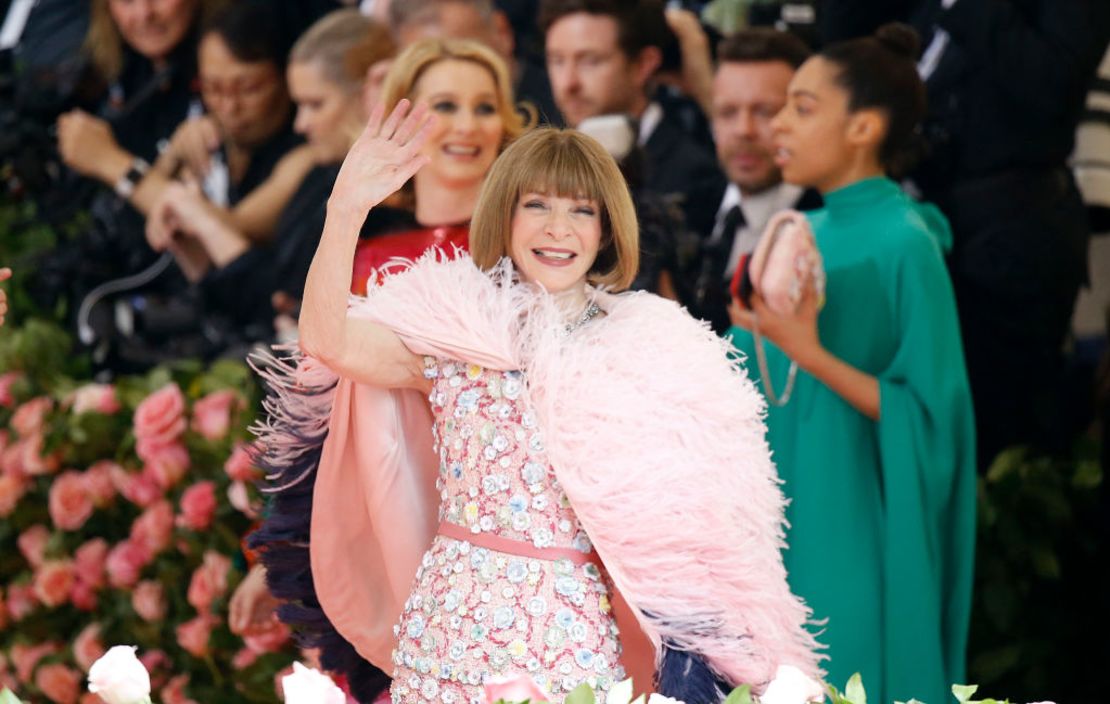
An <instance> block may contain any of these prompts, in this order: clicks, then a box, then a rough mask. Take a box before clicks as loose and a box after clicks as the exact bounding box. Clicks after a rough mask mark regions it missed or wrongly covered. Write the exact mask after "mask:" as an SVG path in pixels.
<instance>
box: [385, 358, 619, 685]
mask: <svg viewBox="0 0 1110 704" xmlns="http://www.w3.org/2000/svg"><path fill="white" fill-rule="evenodd" d="M425 376H426V377H428V378H430V379H432V380H433V388H432V391H431V394H430V397H429V400H430V402H431V406H432V411H433V413H434V415H435V418H436V421H435V427H434V438H435V442H436V452H437V453H438V455H439V460H440V464H439V478H438V480H437V487H438V488H439V491H440V497H441V501H440V508H439V517H440V520H441V521H442V523H441V530H440V534H438V535H437V536H436V537H435V540H434V542H433V544H432V547H431V548H430V549H429V550H428V552H427V553H425V555H424V558H423V563H422V565H421V567H420V569H419V570H418V571H417V574H416V578H415V581H414V585H413V590H412V594H411V595H410V597H409V599H408V600H407V601H406V603H405V607H404V611H403V613H402V615H401V618H400V622H399V624H398V625H397V626H395V634H396V635H397V637H398V647H397V648H396V650H395V651H394V653H393V661H394V665H395V669H394V672H393V678H394V679H393V685H392V689H391V694H392V698H393V701H394V702H395V703H398V704H400V703H406V704H407V703H409V702H442V703H443V704H472V703H474V704H484V702H485V698H484V695H483V689H482V685H483V683H484V682H485V681H487V680H489V679H495V678H504V677H514V676H517V675H521V674H528V675H531V676H532V678H533V679H534V680H535V681H536V683H537V684H538V685H540V686H541V687H543V688H544V689H545V690H547V691H548V692H549V693H550V694H551V695H552V697H553V699H555V700H556V701H561V700H562V699H563V697H564V696H565V694H566V693H567V692H569V691H570V690H571V689H573V688H574V687H576V686H578V685H579V684H581V683H582V682H588V683H589V684H590V685H591V686H593V687H595V688H596V689H597V690H598V693H599V697H598V699H599V702H600V701H604V694H603V692H605V691H607V690H608V689H609V687H610V686H611V685H612V684H613V683H614V682H618V681H620V680H622V679H624V673H623V670H622V669H621V666H620V664H619V662H618V660H619V657H620V645H619V643H618V641H617V628H616V624H615V622H614V621H613V618H612V615H611V613H610V606H609V592H610V587H609V581H608V576H607V575H606V574H605V573H604V572H603V571H602V569H601V566H600V562H599V561H598V560H597V559H596V554H595V553H593V552H592V550H593V548H592V545H591V544H590V541H589V538H588V537H587V535H586V533H585V531H584V530H583V529H582V526H581V525H580V524H579V523H578V520H577V518H576V517H575V514H574V511H573V510H572V509H571V507H570V505H569V502H568V501H567V498H566V495H565V494H564V493H563V491H562V489H561V488H560V486H559V483H558V481H557V480H556V478H555V475H554V472H553V471H552V468H551V466H550V464H549V463H548V461H547V458H546V455H545V454H544V445H543V436H542V434H541V433H540V431H539V429H538V428H537V424H536V416H535V413H534V411H533V410H532V409H531V408H530V407H529V405H528V402H527V394H526V391H525V389H524V380H523V377H522V375H521V373H520V372H514V371H510V372H498V371H492V370H487V369H483V368H481V367H477V366H474V365H465V364H460V363H458V362H455V361H452V360H445V359H432V358H427V359H426V360H425ZM446 524H450V525H446ZM464 531H465V534H464ZM445 532H447V533H450V534H451V536H455V537H449V536H448V535H445V534H444V533H445ZM464 537H465V538H466V539H465V540H462V539H457V538H464ZM491 545H496V546H497V547H500V548H502V549H493V548H492V547H491ZM505 548H508V549H505ZM527 553H531V554H530V555H529V554H527ZM559 553H562V554H561V555H560V554H559ZM552 558H554V559H552Z"/></svg>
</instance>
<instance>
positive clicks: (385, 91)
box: [381, 39, 534, 148]
mask: <svg viewBox="0 0 1110 704" xmlns="http://www.w3.org/2000/svg"><path fill="white" fill-rule="evenodd" d="M440 61H469V62H471V63H474V64H477V65H478V66H481V67H482V68H484V69H486V70H487V71H489V73H490V75H491V76H492V77H493V82H494V85H495V86H496V88H497V112H498V114H499V115H500V116H501V124H502V125H503V127H502V129H503V130H504V132H505V137H504V139H503V140H502V143H501V146H502V148H504V146H505V145H506V144H508V143H509V142H511V141H513V140H514V139H516V138H517V137H519V136H520V134H521V133H522V132H524V130H525V129H527V128H528V127H529V126H530V125H531V124H532V123H533V121H534V118H533V116H532V115H531V113H528V114H527V115H525V114H522V112H521V111H520V110H518V109H517V106H516V105H515V104H514V102H513V83H512V79H511V78H510V77H509V67H508V66H507V65H506V64H505V60H504V59H502V58H501V56H500V55H498V54H497V52H495V51H494V50H493V49H490V48H489V47H487V46H486V45H485V44H482V43H481V42H478V41H474V40H473V39H421V40H420V41H418V42H416V43H414V44H411V45H410V46H409V47H408V48H407V49H405V50H404V51H402V52H401V54H400V55H399V56H398V57H397V59H396V60H395V61H394V62H393V65H392V66H391V67H390V69H389V73H388V74H387V75H386V77H385V83H384V85H383V86H382V98H381V100H382V104H383V106H384V107H385V112H386V114H387V115H388V114H389V112H390V111H391V110H393V108H394V106H396V105H397V103H398V102H399V101H400V100H401V98H408V97H410V96H411V95H412V91H413V89H414V88H415V87H416V82H417V81H419V80H420V77H421V76H422V75H424V72H425V71H427V70H428V68H429V67H431V66H434V65H435V64H438V63H439V62H440Z"/></svg>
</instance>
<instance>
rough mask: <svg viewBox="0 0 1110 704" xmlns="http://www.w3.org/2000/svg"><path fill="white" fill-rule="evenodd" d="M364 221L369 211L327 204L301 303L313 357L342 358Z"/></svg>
mask: <svg viewBox="0 0 1110 704" xmlns="http://www.w3.org/2000/svg"><path fill="white" fill-rule="evenodd" d="M365 220H366V213H365V212H361V209H359V208H351V207H346V206H344V205H342V204H338V205H337V204H335V203H333V202H329V203H328V211H327V217H326V219H325V220H324V231H323V233H322V234H321V236H320V244H319V245H318V246H317V247H316V254H315V256H313V258H312V264H311V266H310V267H309V269H308V278H307V279H306V280H305V287H304V299H303V301H302V303H301V317H300V336H301V347H302V348H303V349H304V351H305V352H306V353H307V354H309V355H311V356H313V357H317V358H319V359H322V360H329V359H331V360H335V359H342V358H343V354H344V351H345V346H346V342H347V340H346V319H347V296H348V294H349V293H350V288H351V271H352V270H353V268H354V258H355V243H356V242H357V241H358V233H359V230H360V229H361V228H362V223H363V222H364V221H365Z"/></svg>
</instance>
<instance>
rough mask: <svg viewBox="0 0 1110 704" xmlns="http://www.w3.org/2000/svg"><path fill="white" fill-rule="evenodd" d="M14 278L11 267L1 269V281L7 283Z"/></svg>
mask: <svg viewBox="0 0 1110 704" xmlns="http://www.w3.org/2000/svg"><path fill="white" fill-rule="evenodd" d="M10 278H12V270H11V269H10V268H9V267H4V268H3V269H0V281H7V280H8V279H10Z"/></svg>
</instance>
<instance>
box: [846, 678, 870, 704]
mask: <svg viewBox="0 0 1110 704" xmlns="http://www.w3.org/2000/svg"><path fill="white" fill-rule="evenodd" d="M844 698H845V699H847V700H848V701H850V702H852V704H867V692H866V691H865V690H864V689H863V677H861V676H860V674H859V673H858V672H857V673H856V674H854V675H852V676H851V677H849V678H848V684H847V685H845V686H844Z"/></svg>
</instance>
